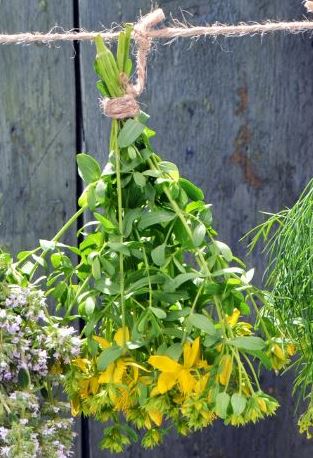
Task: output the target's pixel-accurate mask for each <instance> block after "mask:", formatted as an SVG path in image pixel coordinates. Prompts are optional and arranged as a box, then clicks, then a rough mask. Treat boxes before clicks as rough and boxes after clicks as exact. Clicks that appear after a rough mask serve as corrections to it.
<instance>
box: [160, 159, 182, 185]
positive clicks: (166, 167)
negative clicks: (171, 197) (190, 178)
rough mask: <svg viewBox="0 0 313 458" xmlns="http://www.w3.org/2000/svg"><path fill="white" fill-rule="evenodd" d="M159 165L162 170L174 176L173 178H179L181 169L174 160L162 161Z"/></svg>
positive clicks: (175, 179) (176, 179)
mask: <svg viewBox="0 0 313 458" xmlns="http://www.w3.org/2000/svg"><path fill="white" fill-rule="evenodd" d="M158 166H159V168H160V169H161V170H162V172H163V173H166V174H167V175H169V176H170V177H171V178H172V180H174V181H178V180H179V171H178V168H177V165H176V164H173V162H168V161H161V162H159V164H158Z"/></svg>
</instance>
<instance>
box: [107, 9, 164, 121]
mask: <svg viewBox="0 0 313 458" xmlns="http://www.w3.org/2000/svg"><path fill="white" fill-rule="evenodd" d="M164 19H165V15H164V12H163V10H162V9H160V8H159V9H157V10H155V11H153V12H151V13H149V14H147V15H145V16H143V17H142V18H141V19H140V20H139V22H138V23H137V24H136V25H135V26H134V32H133V37H134V40H135V42H136V45H137V56H136V67H137V68H136V71H137V81H136V83H135V84H131V83H129V82H128V81H127V80H126V79H124V81H123V78H124V76H123V75H121V79H122V83H124V84H123V85H124V86H125V95H123V96H121V97H116V98H112V99H110V98H107V97H105V98H103V99H101V102H100V106H101V109H102V112H103V114H104V115H105V116H108V117H109V118H113V119H125V118H132V117H134V116H136V115H137V114H138V113H139V111H140V108H139V105H138V102H137V97H139V96H140V94H141V93H142V91H143V90H144V87H145V80H146V71H147V58H148V54H149V51H150V48H151V43H152V38H151V37H150V36H149V35H148V33H149V32H150V31H151V30H152V28H153V27H154V26H155V25H157V24H159V23H160V22H162V21H163V20H164Z"/></svg>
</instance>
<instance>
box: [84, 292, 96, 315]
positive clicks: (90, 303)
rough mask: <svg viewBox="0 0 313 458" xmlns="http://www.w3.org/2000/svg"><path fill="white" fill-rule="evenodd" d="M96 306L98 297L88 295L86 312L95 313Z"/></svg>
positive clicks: (87, 313) (88, 313)
mask: <svg viewBox="0 0 313 458" xmlns="http://www.w3.org/2000/svg"><path fill="white" fill-rule="evenodd" d="M95 307H96V299H95V298H94V297H92V296H89V297H87V299H86V302H85V312H86V315H88V316H90V315H92V314H93V312H94V310H95Z"/></svg>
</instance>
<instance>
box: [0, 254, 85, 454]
mask: <svg viewBox="0 0 313 458" xmlns="http://www.w3.org/2000/svg"><path fill="white" fill-rule="evenodd" d="M10 263H11V258H10V257H9V255H7V254H5V253H1V254H0V276H1V278H0V456H1V457H8V458H34V457H38V458H41V457H49V458H50V457H51V458H66V457H69V456H72V453H71V451H70V450H71V445H72V440H73V432H72V423H73V420H72V419H71V418H69V405H68V403H65V402H61V401H60V391H61V385H62V384H61V382H62V377H63V376H62V373H63V371H64V369H65V367H66V366H68V365H69V364H70V362H71V361H72V359H73V358H75V357H76V356H77V354H78V353H79V351H80V339H79V338H78V337H76V336H75V335H74V334H75V330H74V329H73V328H71V327H62V326H61V325H60V324H59V323H58V320H56V319H53V318H51V317H50V316H49V314H48V312H47V307H46V300H45V297H44V295H43V292H42V291H40V290H38V289H36V288H34V287H32V286H31V285H27V286H19V285H17V284H9V283H8V282H7V281H6V280H9V281H10V280H12V279H13V277H14V274H16V272H15V273H14V270H11V267H10ZM12 274H13V275H12ZM19 279H20V280H21V278H20V277H19Z"/></svg>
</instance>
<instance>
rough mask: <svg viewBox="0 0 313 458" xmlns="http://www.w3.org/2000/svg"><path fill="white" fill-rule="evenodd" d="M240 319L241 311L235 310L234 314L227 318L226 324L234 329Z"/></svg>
mask: <svg viewBox="0 0 313 458" xmlns="http://www.w3.org/2000/svg"><path fill="white" fill-rule="evenodd" d="M239 317H240V310H238V309H236V308H235V309H234V310H233V313H232V314H231V315H230V316H227V317H226V322H227V323H228V324H229V325H230V326H231V327H232V328H233V327H234V326H235V325H236V324H237V322H238V319H239Z"/></svg>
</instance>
